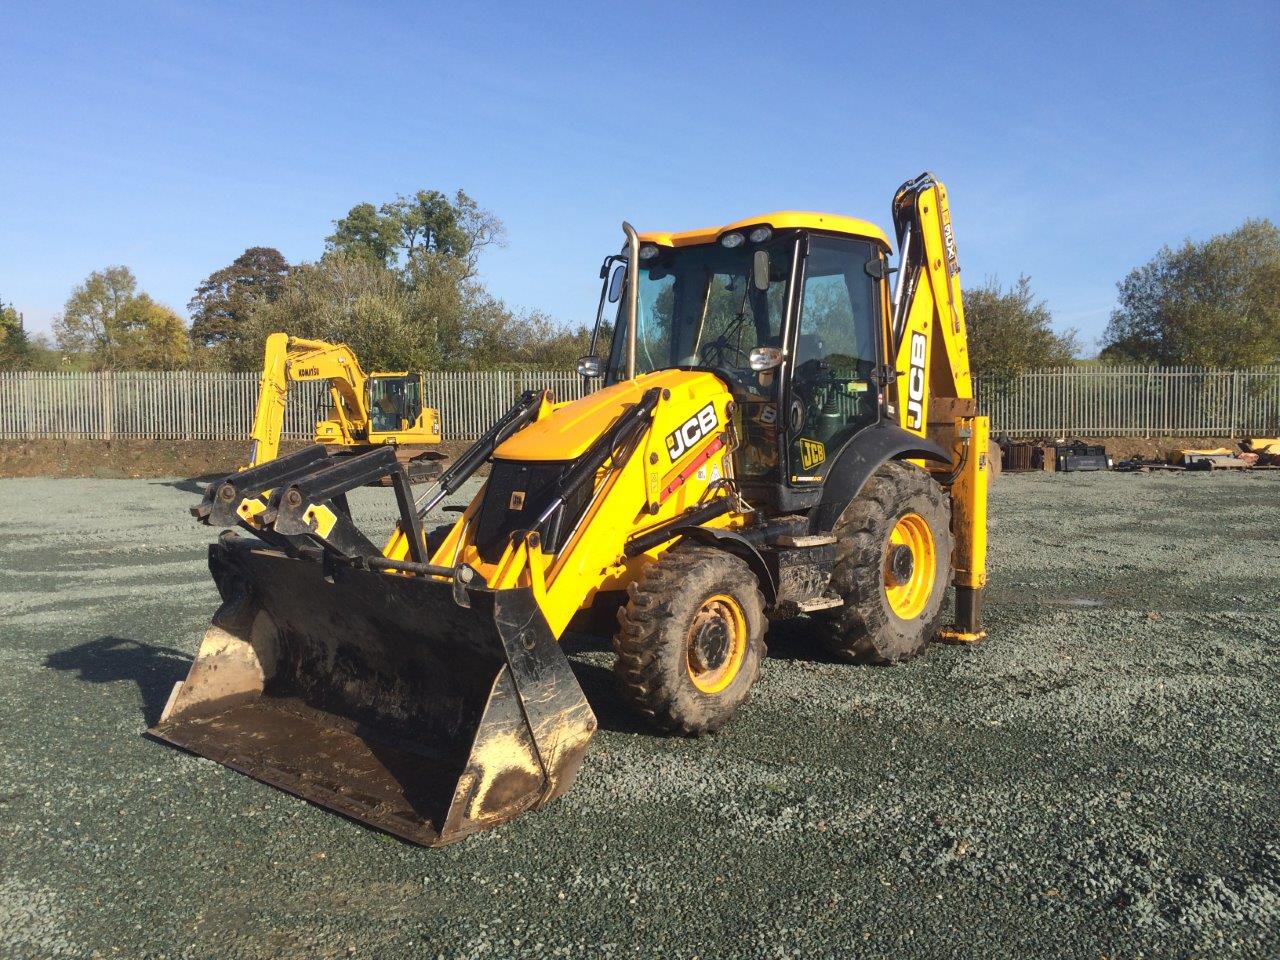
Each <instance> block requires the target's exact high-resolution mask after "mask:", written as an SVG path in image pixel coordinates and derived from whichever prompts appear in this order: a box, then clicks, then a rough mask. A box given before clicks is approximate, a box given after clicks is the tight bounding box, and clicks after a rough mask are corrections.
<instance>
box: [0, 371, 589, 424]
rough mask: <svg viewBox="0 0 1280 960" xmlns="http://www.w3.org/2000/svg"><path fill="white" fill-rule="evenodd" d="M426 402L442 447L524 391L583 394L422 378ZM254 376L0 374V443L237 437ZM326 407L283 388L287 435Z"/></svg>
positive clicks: (318, 390) (573, 381)
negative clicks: (436, 419) (435, 416)
mask: <svg viewBox="0 0 1280 960" xmlns="http://www.w3.org/2000/svg"><path fill="white" fill-rule="evenodd" d="M425 386H426V402H427V404H429V405H430V406H433V407H436V408H438V409H439V410H440V411H441V417H440V418H441V429H442V431H443V434H444V437H445V439H447V440H469V439H473V438H475V437H477V436H479V435H480V434H481V433H482V432H483V431H484V430H485V428H486V427H488V426H489V425H491V424H492V423H493V421H494V420H496V419H497V418H498V417H499V416H500V415H501V414H502V413H504V412H505V411H506V410H507V408H508V407H510V406H511V404H512V403H513V402H514V401H515V399H516V397H518V396H519V395H520V392H521V391H522V390H530V389H541V388H543V387H549V388H551V389H552V390H553V391H555V395H556V397H558V398H560V399H574V398H577V397H580V396H582V394H583V392H584V386H583V382H582V378H581V377H579V376H578V375H577V374H576V373H573V372H570V371H552V372H536V371H535V372H515V371H506V370H487V371H484V372H479V373H439V372H435V373H428V374H426V384H425ZM258 388H259V375H258V374H256V373H206V372H200V373H197V372H190V371H172V372H157V373H151V372H127V373H126V372H117V373H28V372H18V373H0V439H4V440H27V439H42V438H54V439H86V438H87V439H101V440H110V439H112V438H117V437H122V438H146V437H149V438H153V439H158V440H243V439H246V438H247V437H248V435H249V429H250V427H251V425H252V423H253V409H254V406H255V404H256V403H257V401H258ZM327 410H328V389H327V387H326V385H325V384H324V383H323V382H308V383H293V384H290V385H289V400H288V403H287V405H286V409H285V423H284V437H285V439H291V440H303V439H308V438H310V437H311V436H312V435H313V433H314V431H315V422H316V420H317V419H318V418H319V417H322V416H324V415H325V413H326V411H327Z"/></svg>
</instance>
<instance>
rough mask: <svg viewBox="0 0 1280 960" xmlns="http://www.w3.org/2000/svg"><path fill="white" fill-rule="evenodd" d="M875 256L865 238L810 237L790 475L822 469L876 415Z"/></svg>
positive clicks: (813, 474) (814, 474)
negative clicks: (870, 267) (870, 268)
mask: <svg viewBox="0 0 1280 960" xmlns="http://www.w3.org/2000/svg"><path fill="white" fill-rule="evenodd" d="M876 255H877V254H876V251H875V248H874V247H872V245H871V244H870V243H869V242H867V241H863V240H843V239H838V238H834V237H813V238H812V239H811V240H810V242H809V254H808V257H807V258H806V260H805V274H804V287H803V290H802V301H801V305H800V322H799V324H798V327H797V333H796V343H795V352H794V358H795V359H794V362H795V374H794V377H793V380H792V387H791V399H790V401H789V403H788V422H787V428H788V431H789V433H790V443H789V450H790V467H791V477H792V479H793V480H801V481H803V480H805V479H819V478H820V477H821V476H823V475H825V473H826V468H827V465H828V463H829V461H830V458H831V457H832V456H833V455H834V454H835V452H836V450H838V449H839V448H840V447H841V446H843V445H844V443H845V442H846V441H847V440H848V439H849V438H850V437H852V436H853V435H854V434H855V433H856V432H858V431H859V430H861V429H862V428H863V427H865V426H868V425H869V424H871V423H873V422H874V421H875V420H876V417H877V415H878V406H877V403H876V391H875V388H874V385H873V384H872V383H871V373H872V371H873V370H874V369H875V366H876V363H877V359H878V340H877V331H878V329H879V322H880V318H879V303H880V301H879V289H878V287H877V286H876V284H877V281H876V280H874V279H873V278H872V277H870V276H868V275H867V272H866V264H867V261H868V260H871V259H872V258H874V257H875V256H876Z"/></svg>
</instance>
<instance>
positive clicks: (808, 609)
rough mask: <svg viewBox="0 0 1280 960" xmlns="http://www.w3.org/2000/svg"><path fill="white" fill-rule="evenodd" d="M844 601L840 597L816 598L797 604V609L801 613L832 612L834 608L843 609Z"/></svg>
mask: <svg viewBox="0 0 1280 960" xmlns="http://www.w3.org/2000/svg"><path fill="white" fill-rule="evenodd" d="M842 606H844V601H843V600H841V599H840V598H839V597H814V598H813V599H812V600H801V601H800V602H799V603H797V604H796V608H797V609H798V610H800V612H801V613H813V611H815V610H830V609H831V608H832V607H842Z"/></svg>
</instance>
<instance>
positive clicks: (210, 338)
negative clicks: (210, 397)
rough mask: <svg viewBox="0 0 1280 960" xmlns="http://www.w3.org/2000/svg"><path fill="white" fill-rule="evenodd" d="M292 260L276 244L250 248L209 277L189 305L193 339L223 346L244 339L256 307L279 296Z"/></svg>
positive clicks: (214, 345)
mask: <svg viewBox="0 0 1280 960" xmlns="http://www.w3.org/2000/svg"><path fill="white" fill-rule="evenodd" d="M288 275H289V262H288V261H287V260H285V258H284V257H283V256H282V255H281V253H280V251H279V250H276V249H275V248H274V247H250V248H249V249H247V250H246V251H245V252H244V253H242V254H240V256H238V257H236V258H235V260H233V261H232V262H231V264H230V266H226V267H223V268H222V269H221V270H217V271H215V272H213V273H211V274H210V275H209V276H208V277H206V278H205V279H204V280H203V281H202V282H201V284H200V285H199V286H198V287H196V294H195V296H194V297H192V298H191V302H190V303H188V304H187V309H188V310H189V311H190V313H191V339H192V340H194V341H195V342H196V343H197V344H198V345H200V346H202V347H221V346H223V345H224V344H227V343H229V342H232V341H238V340H239V339H241V337H242V335H243V333H244V329H245V324H246V323H247V322H248V319H249V314H250V312H251V311H252V310H253V307H254V306H255V305H257V304H258V303H260V302H263V301H267V302H270V301H272V300H274V299H276V297H278V296H279V295H280V291H281V289H283V287H284V281H285V278H286V277H287V276H288Z"/></svg>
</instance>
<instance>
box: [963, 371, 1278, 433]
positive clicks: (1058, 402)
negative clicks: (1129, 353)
mask: <svg viewBox="0 0 1280 960" xmlns="http://www.w3.org/2000/svg"><path fill="white" fill-rule="evenodd" d="M978 397H979V401H980V406H981V408H982V411H983V412H984V413H986V414H988V415H989V416H990V417H991V429H992V431H993V432H996V433H1007V434H1009V435H1010V436H1015V437H1019V436H1021V437H1026V436H1071V435H1076V436H1091V437H1159V436H1182V437H1196V436H1200V437H1243V436H1276V435H1277V434H1280V365H1272V366H1265V367H1250V368H1247V369H1244V370H1214V369H1208V368H1205V367H1136V366H1134V367H1113V366H1102V365H1097V366H1093V365H1087V364H1086V365H1081V366H1076V367H1061V368H1054V369H1049V370H1034V371H1031V372H1028V373H1023V374H1021V375H1019V376H1017V377H1015V378H1012V379H1010V380H1006V381H991V380H987V381H982V382H979V384H978Z"/></svg>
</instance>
